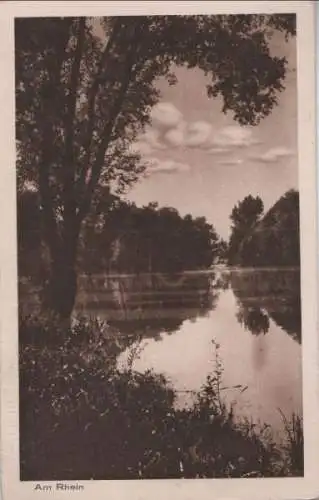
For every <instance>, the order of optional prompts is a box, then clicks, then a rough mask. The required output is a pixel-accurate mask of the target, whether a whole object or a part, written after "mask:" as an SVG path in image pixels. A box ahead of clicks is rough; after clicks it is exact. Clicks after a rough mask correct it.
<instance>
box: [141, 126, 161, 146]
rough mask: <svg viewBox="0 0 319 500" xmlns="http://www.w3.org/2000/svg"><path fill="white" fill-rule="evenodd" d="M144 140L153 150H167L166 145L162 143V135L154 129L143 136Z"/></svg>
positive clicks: (148, 130)
mask: <svg viewBox="0 0 319 500" xmlns="http://www.w3.org/2000/svg"><path fill="white" fill-rule="evenodd" d="M142 139H143V140H144V141H145V142H146V143H147V144H149V146H150V147H151V148H154V149H165V147H166V146H165V144H163V143H162V142H161V141H160V133H159V131H158V130H156V129H155V130H154V129H147V130H146V131H145V132H144V134H143V136H142Z"/></svg>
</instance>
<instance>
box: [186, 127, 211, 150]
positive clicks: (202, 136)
mask: <svg viewBox="0 0 319 500" xmlns="http://www.w3.org/2000/svg"><path fill="white" fill-rule="evenodd" d="M187 132H188V137H187V138H186V145H187V146H190V147H200V146H204V145H206V144H207V143H208V142H209V141H210V138H211V136H212V132H213V127H212V126H211V124H210V123H208V122H205V121H200V122H193V123H190V124H189V125H188V129H187Z"/></svg>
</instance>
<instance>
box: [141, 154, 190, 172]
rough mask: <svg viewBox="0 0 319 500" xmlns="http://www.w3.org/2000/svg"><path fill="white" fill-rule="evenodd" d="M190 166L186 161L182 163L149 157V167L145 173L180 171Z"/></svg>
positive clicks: (186, 170) (186, 169)
mask: <svg viewBox="0 0 319 500" xmlns="http://www.w3.org/2000/svg"><path fill="white" fill-rule="evenodd" d="M189 170H190V166H189V165H188V163H182V162H179V161H175V160H160V159H159V158H150V159H149V168H148V169H147V172H146V175H150V174H155V173H169V174H171V173H182V172H188V171H189Z"/></svg>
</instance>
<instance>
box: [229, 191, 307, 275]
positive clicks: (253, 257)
mask: <svg viewBox="0 0 319 500" xmlns="http://www.w3.org/2000/svg"><path fill="white" fill-rule="evenodd" d="M230 218H231V221H232V228H231V237H230V241H229V248H228V262H229V264H231V265H239V266H299V265H300V247H299V193H298V192H297V191H295V190H290V191H288V192H287V193H285V194H284V195H283V196H282V197H281V198H280V199H279V200H278V201H277V202H276V203H275V205H274V206H273V207H272V208H271V209H270V210H269V211H268V212H267V213H266V214H264V205H263V202H262V200H261V199H260V198H259V196H257V197H256V198H254V197H252V196H247V197H246V198H245V199H244V200H243V201H242V202H240V203H238V205H236V206H235V207H234V209H233V211H232V214H231V217H230Z"/></svg>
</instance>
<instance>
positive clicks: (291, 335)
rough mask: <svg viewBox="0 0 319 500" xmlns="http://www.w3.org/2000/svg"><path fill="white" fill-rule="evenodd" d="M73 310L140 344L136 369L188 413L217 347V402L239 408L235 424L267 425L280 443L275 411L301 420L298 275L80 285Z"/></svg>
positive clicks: (123, 279)
mask: <svg viewBox="0 0 319 500" xmlns="http://www.w3.org/2000/svg"><path fill="white" fill-rule="evenodd" d="M77 311H78V312H84V313H85V314H88V313H89V314H91V315H94V316H99V317H101V318H105V319H106V320H107V321H108V322H109V323H110V324H111V325H112V326H113V327H116V329H117V330H118V331H119V335H122V336H128V335H131V336H133V337H136V339H138V340H136V342H137V343H138V344H139V349H138V355H137V356H136V359H134V361H133V368H134V369H135V370H137V371H141V372H142V371H145V370H148V369H152V370H154V371H155V372H156V373H162V374H164V375H165V376H166V378H167V379H168V380H169V382H170V384H171V385H172V387H173V388H174V389H175V390H176V392H177V394H178V398H177V404H178V405H187V404H191V402H192V394H193V391H194V392H196V391H198V390H199V389H200V388H201V387H202V385H203V384H204V382H205V380H206V377H207V375H209V374H210V373H211V372H212V371H213V370H214V366H215V362H216V359H215V356H216V349H215V345H216V344H217V345H218V346H219V349H218V353H219V354H218V356H219V358H220V361H221V363H222V366H223V373H222V385H223V387H225V390H224V392H223V394H224V397H225V399H226V401H227V402H228V403H229V404H231V403H232V402H233V401H236V405H235V412H236V415H238V416H240V418H242V417H245V418H248V419H249V420H253V421H254V422H255V423H260V424H261V425H262V424H264V423H266V424H269V425H270V426H271V428H272V430H273V432H274V434H275V435H277V437H278V436H280V435H281V434H282V429H283V420H282V415H281V412H282V413H283V414H284V415H286V416H287V417H290V416H291V415H292V413H297V414H298V415H300V416H301V415H302V373H301V372H302V365H301V312H300V273H299V270H296V269H264V270H256V269H250V270H243V269H238V270H227V269H218V270H215V271H213V270H212V271H209V272H198V273H196V272H190V273H183V274H179V275H176V276H168V275H164V274H145V275H139V276H138V275H126V276H124V275H121V276H101V275H98V276H92V277H90V278H88V277H82V278H80V293H79V296H78V301H77ZM212 341H213V343H212ZM130 352H131V351H130ZM128 353H129V350H126V351H125V352H123V353H122V354H121V355H120V356H119V359H118V365H119V367H125V366H126V363H127V358H128ZM234 386H236V387H235V388H234Z"/></svg>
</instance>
